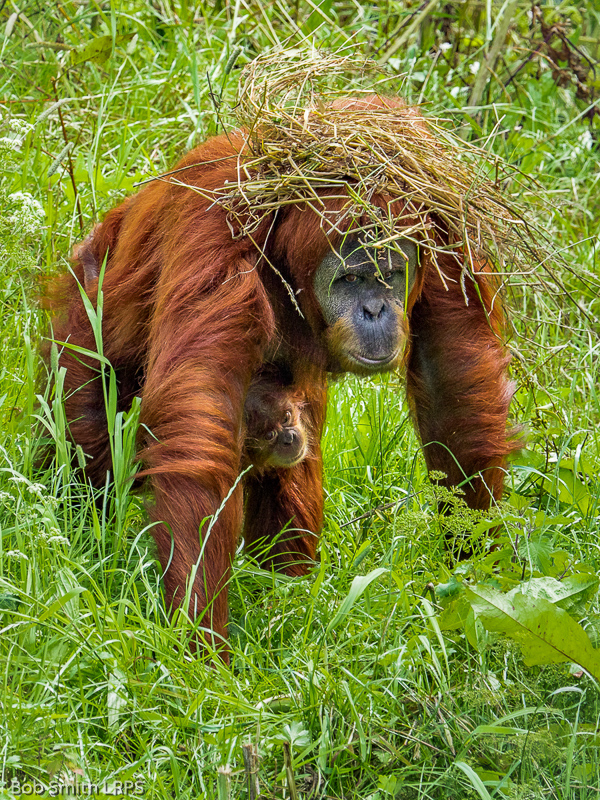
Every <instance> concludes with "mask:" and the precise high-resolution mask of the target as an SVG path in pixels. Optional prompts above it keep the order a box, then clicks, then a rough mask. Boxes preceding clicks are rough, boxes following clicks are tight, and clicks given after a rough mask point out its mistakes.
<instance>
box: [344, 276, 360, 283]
mask: <svg viewBox="0 0 600 800" xmlns="http://www.w3.org/2000/svg"><path fill="white" fill-rule="evenodd" d="M343 280H345V281H346V283H354V282H355V281H357V280H358V275H352V274H350V275H344V277H343Z"/></svg>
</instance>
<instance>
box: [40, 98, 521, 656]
mask: <svg viewBox="0 0 600 800" xmlns="http://www.w3.org/2000/svg"><path fill="white" fill-rule="evenodd" d="M348 102H350V101H348ZM377 102H379V103H380V104H385V105H387V106H390V105H393V106H395V107H397V108H404V107H405V106H404V105H403V104H402V103H401V101H393V100H390V99H389V98H388V99H386V100H385V101H378V100H376V99H373V98H372V99H371V100H369V103H370V104H374V103H375V104H376V103H377ZM406 113H407V116H410V117H411V118H414V117H415V115H417V113H418V112H416V111H415V110H414V109H406ZM242 146H243V139H242V137H241V136H239V135H238V136H236V135H229V137H225V136H220V137H216V138H214V139H211V140H209V141H208V142H206V143H205V144H203V145H201V146H200V147H198V148H196V149H195V150H193V151H192V152H191V153H189V154H188V155H187V156H186V157H185V158H184V159H183V161H182V162H181V163H180V164H179V168H182V167H187V169H185V171H184V172H179V173H178V177H180V178H181V179H182V180H183V181H185V183H186V184H187V186H180V185H176V184H174V183H170V182H168V181H155V182H153V183H150V184H148V185H147V186H145V187H144V188H143V189H142V190H141V191H140V192H139V193H138V194H137V195H135V196H133V197H130V198H129V199H127V200H125V201H124V202H123V203H122V204H121V205H119V206H118V207H117V208H115V209H113V210H112V211H111V212H109V214H108V215H107V216H106V218H105V219H104V221H103V222H102V223H101V224H100V225H98V226H97V227H96V228H95V229H94V231H93V232H92V234H91V235H90V236H89V237H88V238H87V239H86V240H85V241H84V242H83V243H82V244H81V245H79V246H78V248H76V250H75V253H74V270H75V273H76V275H77V278H78V280H79V281H80V283H81V284H82V285H84V286H85V288H86V291H87V293H88V295H89V297H90V298H91V299H92V301H95V300H96V293H97V278H96V275H97V273H98V268H99V266H101V265H102V264H103V263H105V275H104V280H103V285H102V292H103V297H104V314H103V341H104V355H105V356H106V357H107V358H108V359H109V360H110V362H111V364H112V366H113V368H114V369H115V371H116V375H117V379H118V382H119V408H126V407H127V406H128V405H129V404H130V403H131V399H132V398H133V397H134V396H135V395H136V394H141V397H142V407H141V422H142V426H141V428H140V430H141V431H142V438H141V441H140V459H141V460H142V462H143V465H144V473H143V474H145V475H146V476H148V479H149V480H150V481H151V483H152V487H153V491H154V497H155V506H154V509H153V510H152V517H153V519H154V520H155V522H156V525H155V526H154V528H153V535H154V538H155V540H156V544H157V548H158V556H159V559H160V561H161V563H162V565H163V568H164V587H165V594H166V598H167V601H168V603H170V604H173V605H178V604H181V602H182V600H183V598H184V596H185V591H186V585H187V582H188V580H189V579H190V576H192V579H193V586H192V589H191V600H190V612H191V613H193V614H196V615H199V616H200V617H201V624H202V625H203V626H204V627H205V628H207V629H208V630H210V631H212V632H213V634H214V636H215V641H216V642H217V643H218V642H219V641H222V639H223V638H224V637H225V636H226V625H227V583H228V578H229V572H230V564H231V559H232V556H233V554H234V552H235V547H236V543H237V540H238V536H239V534H240V532H241V531H242V530H243V535H244V537H245V541H246V546H247V548H248V549H249V550H250V552H252V553H253V554H254V555H255V556H256V557H257V558H258V560H259V561H260V563H261V564H263V565H264V566H266V567H271V566H273V567H275V568H277V569H281V570H284V571H285V572H286V573H288V574H290V575H299V574H302V573H303V572H305V571H306V569H307V565H308V564H310V563H311V561H312V560H313V559H314V557H315V548H316V542H317V536H318V534H319V531H320V528H321V524H322V518H323V500H322V461H321V454H320V448H319V441H320V438H321V433H322V429H323V424H324V419H325V403H326V376H327V372H328V369H329V368H330V363H329V356H328V350H327V337H326V335H325V327H326V326H325V323H324V320H323V317H322V315H321V313H320V308H319V304H318V302H317V299H316V297H315V295H314V292H313V289H312V277H313V275H314V272H315V270H316V268H317V266H318V264H319V263H320V261H321V260H322V258H323V257H324V255H325V253H326V252H327V251H328V249H329V248H330V247H331V246H332V244H333V245H334V246H335V245H336V244H337V240H336V235H337V234H331V235H329V237H328V236H327V235H326V233H325V232H324V230H323V228H322V226H321V224H320V220H319V217H318V216H317V215H316V214H315V213H314V212H313V211H311V210H310V209H307V208H306V207H303V206H299V205H298V206H294V205H292V206H288V207H284V208H281V209H280V210H279V211H278V213H277V215H276V217H272V218H270V219H264V220H263V222H262V223H261V226H260V227H259V229H258V230H256V231H255V232H254V233H253V235H252V238H250V237H247V236H246V237H243V238H239V239H236V238H234V237H233V236H232V231H231V228H230V226H229V224H228V223H227V220H226V216H225V212H224V211H223V209H222V208H221V207H219V205H218V204H215V203H212V202H211V201H210V200H209V199H206V191H207V190H208V191H210V190H213V189H217V188H219V187H222V186H224V185H226V182H229V184H235V183H236V181H237V179H238V174H237V170H238V160H237V157H238V152H239V151H240V149H241V148H242ZM189 187H200V188H201V190H202V191H200V192H196V191H194V190H193V188H189ZM374 202H379V203H381V204H382V205H383V206H384V205H385V204H386V203H387V200H386V198H385V197H383V198H379V199H377V198H376V199H375V200H374ZM439 261H440V264H439V265H440V267H441V269H442V271H443V272H444V274H445V275H446V277H447V287H444V285H443V284H442V281H441V280H440V277H439V274H438V271H437V269H436V268H434V266H433V264H432V262H431V258H430V257H429V256H428V255H427V253H426V252H425V253H423V255H422V259H421V267H420V272H419V275H418V278H417V282H416V285H415V288H414V289H413V291H412V293H411V296H410V298H409V303H408V308H407V322H408V329H409V355H408V356H407V360H408V378H407V388H408V396H409V400H410V404H411V408H412V411H413V414H414V417H415V421H416V425H417V428H418V430H419V433H420V436H421V439H422V441H423V445H424V452H425V458H426V461H427V464H428V466H429V468H434V469H437V470H442V471H443V472H445V473H446V474H447V475H448V483H449V484H456V483H461V482H462V481H463V480H464V478H465V477H467V478H470V479H471V480H470V483H469V484H468V487H467V500H468V502H469V504H470V505H472V506H473V507H477V508H485V507H487V506H489V504H490V502H491V500H492V498H499V497H500V495H501V492H502V484H503V474H504V468H505V464H506V457H507V455H508V454H509V453H510V452H511V450H512V449H513V448H514V444H513V442H512V440H511V439H510V435H509V434H508V433H507V427H506V419H507V413H508V406H509V402H510V398H511V394H512V387H511V384H510V383H509V382H508V381H507V379H506V376H505V370H506V364H507V357H506V355H505V352H504V349H503V346H502V341H501V338H500V337H501V333H502V311H501V307H500V300H499V298H498V297H497V296H496V295H495V287H494V282H493V279H492V276H491V274H490V273H489V272H487V271H486V270H485V269H483V270H481V271H480V272H479V273H477V274H476V275H475V277H474V279H470V278H467V280H466V291H467V295H468V300H469V302H468V305H467V304H466V303H465V297H464V296H463V290H462V288H461V283H460V271H461V263H460V262H459V261H458V260H457V259H456V257H454V256H450V255H442V256H440V258H439ZM94 265H96V267H94ZM272 265H274V266H276V268H277V270H278V271H279V272H280V273H281V275H282V276H283V277H284V278H285V280H286V281H287V282H288V283H289V284H290V285H291V287H292V288H293V289H294V291H295V294H296V297H297V301H298V304H299V305H300V307H301V309H302V312H303V315H304V316H300V315H299V314H298V312H297V310H296V309H295V308H294V306H293V304H292V302H291V300H290V297H289V294H288V291H287V288H286V287H285V285H284V284H283V282H282V280H281V277H280V275H278V274H277V273H276V272H275V271H274V270H273V269H272ZM58 294H59V295H61V296H62V300H61V301H60V303H59V307H58V308H57V309H56V310H57V316H56V319H55V324H54V334H53V335H54V338H55V339H57V340H59V341H68V342H69V343H70V344H73V345H77V346H78V347H80V348H87V349H90V350H94V349H95V343H94V336H93V333H92V329H91V326H90V324H89V321H88V318H87V315H86V312H85V309H84V306H83V303H82V301H81V297H80V292H79V288H78V286H77V285H76V283H75V282H74V281H73V280H72V279H70V278H69V277H66V278H65V279H63V282H62V284H61V287H60V291H59V292H58ZM60 363H61V365H62V366H65V367H66V368H67V375H66V393H67V399H66V413H67V418H68V421H69V425H70V431H71V436H72V438H73V440H74V441H75V442H77V443H78V444H80V445H81V447H82V448H83V451H84V452H85V453H86V455H87V456H88V463H87V467H86V472H87V475H88V477H89V478H90V479H91V480H92V482H93V483H94V484H96V485H103V484H104V481H105V476H106V472H107V471H108V470H111V468H112V465H111V462H110V449H109V446H108V435H107V426H106V414H105V410H104V398H103V387H102V386H101V383H100V379H99V373H98V362H97V361H94V360H93V359H86V358H85V357H82V356H81V355H78V354H76V353H74V351H72V350H69V349H68V348H63V349H62V351H61V354H60ZM265 364H278V365H279V364H283V365H285V369H286V370H287V371H288V372H289V375H290V382H291V384H292V385H293V387H295V389H296V390H297V391H298V392H299V393H300V394H301V395H302V396H303V397H304V398H305V405H304V407H303V411H302V418H303V422H304V424H305V425H306V428H307V432H308V435H309V437H310V441H311V443H312V444H311V457H310V458H306V459H305V460H304V461H302V462H301V463H300V464H298V465H296V466H295V467H292V468H290V469H280V470H272V471H269V472H268V473H266V474H252V472H250V473H248V475H247V476H246V477H245V479H244V481H243V482H242V483H241V484H240V485H238V487H237V489H235V491H233V492H232V493H231V491H232V487H233V486H234V484H235V482H236V479H237V478H238V475H239V472H240V465H241V463H242V461H241V459H242V456H243V447H244V430H243V412H244V403H245V398H246V394H247V392H248V388H249V386H250V383H251V380H252V377H253V375H254V374H255V373H256V372H257V371H258V370H259V369H260V368H261V367H262V366H263V365H265ZM148 431H150V432H151V433H148ZM479 473H481V475H480V474H479ZM229 493H231V496H230V497H229V498H228V500H227V501H226V502H225V504H224V505H223V502H224V500H225V498H226V497H227V495H228V494H229ZM221 506H223V507H222V508H221V510H220V512H219V516H218V519H216V521H213V524H212V527H211V528H210V534H209V535H207V530H208V525H207V524H206V523H205V524H204V526H203V527H202V529H200V526H201V524H202V523H203V521H204V520H206V519H207V518H210V517H213V515H215V513H216V512H217V510H218V509H219V508H220V507H221Z"/></svg>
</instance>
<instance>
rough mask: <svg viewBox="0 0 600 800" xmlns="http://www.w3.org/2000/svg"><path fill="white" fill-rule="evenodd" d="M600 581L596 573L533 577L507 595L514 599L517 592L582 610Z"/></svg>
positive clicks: (561, 606)
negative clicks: (558, 576) (560, 579)
mask: <svg viewBox="0 0 600 800" xmlns="http://www.w3.org/2000/svg"><path fill="white" fill-rule="evenodd" d="M598 583H600V581H599V579H598V578H597V577H596V576H595V575H590V574H587V573H579V574H577V575H569V577H567V578H564V579H563V580H562V581H558V580H556V578H549V577H544V578H532V579H531V580H529V581H527V582H526V583H523V584H521V585H520V586H518V587H516V588H515V589H512V590H511V591H510V592H508V593H507V595H506V596H507V597H509V598H511V599H512V598H513V597H514V596H515V595H517V594H523V595H525V596H526V597H529V598H532V599H533V598H543V599H545V600H549V601H550V602H551V603H554V605H557V606H558V607H559V608H563V609H564V610H565V611H576V610H579V611H582V610H583V606H584V605H585V603H586V602H587V601H588V600H590V599H591V598H592V597H593V596H594V595H595V594H596V591H597V590H598Z"/></svg>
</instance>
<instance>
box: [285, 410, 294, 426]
mask: <svg viewBox="0 0 600 800" xmlns="http://www.w3.org/2000/svg"><path fill="white" fill-rule="evenodd" d="M291 421H292V412H291V411H286V412H285V415H284V417H283V424H284V425H289V424H290V422H291Z"/></svg>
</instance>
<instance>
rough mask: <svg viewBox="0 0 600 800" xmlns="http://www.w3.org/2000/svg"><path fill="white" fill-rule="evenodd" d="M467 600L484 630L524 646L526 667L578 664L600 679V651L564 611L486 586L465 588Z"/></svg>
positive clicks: (539, 600) (522, 595)
mask: <svg viewBox="0 0 600 800" xmlns="http://www.w3.org/2000/svg"><path fill="white" fill-rule="evenodd" d="M466 593H467V597H468V598H469V601H470V603H471V606H472V608H473V611H474V612H475V614H476V615H477V618H478V619H479V620H480V621H481V622H482V623H483V625H484V626H485V628H486V629H487V630H489V631H493V632H496V633H503V634H505V635H507V636H510V637H511V638H513V639H515V640H516V641H517V642H519V644H520V645H521V649H522V652H523V659H524V661H525V664H526V665H527V666H533V665H534V664H557V663H560V662H561V661H575V663H577V664H579V665H580V666H581V667H583V668H584V669H586V670H587V671H588V672H589V673H590V675H592V676H593V677H594V678H596V679H599V678H600V651H598V650H594V648H593V646H592V643H591V642H590V640H589V637H588V635H587V634H586V632H585V631H584V630H583V628H582V627H581V625H579V624H578V623H577V622H576V621H575V620H574V619H573V618H572V617H570V616H569V614H567V612H566V611H563V609H562V608H558V606H555V605H553V604H552V603H551V602H549V601H548V600H546V599H545V598H543V597H535V598H534V597H528V596H526V595H524V594H521V593H515V594H514V595H513V596H512V597H509V596H508V595H506V594H503V593H502V592H498V591H496V590H495V589H491V588H489V587H487V586H471V587H467V588H466Z"/></svg>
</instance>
